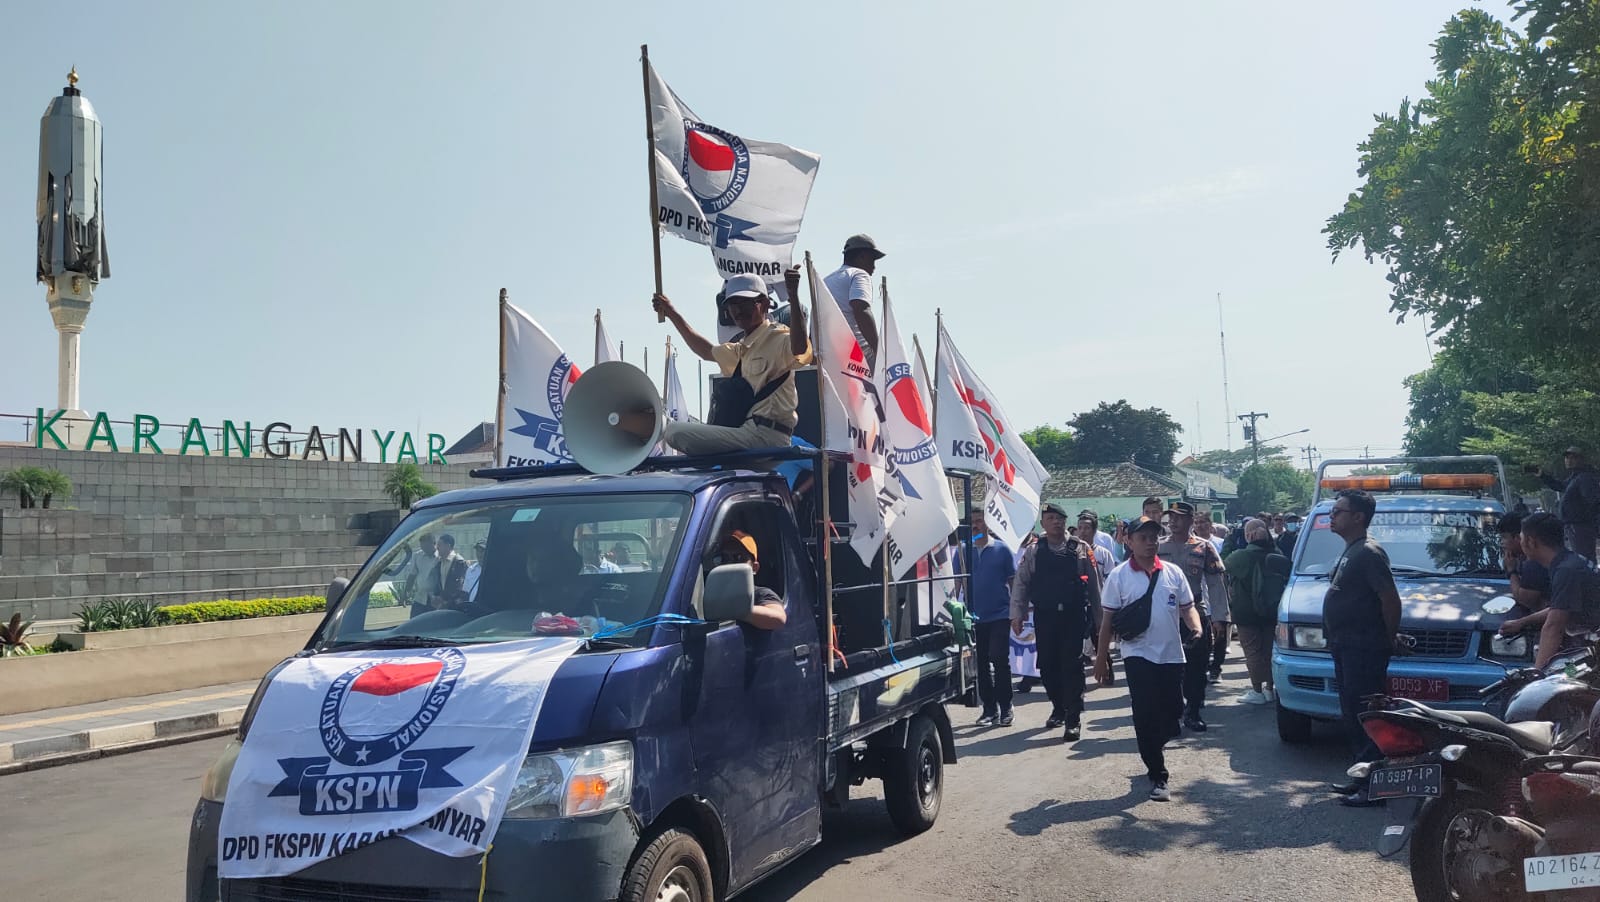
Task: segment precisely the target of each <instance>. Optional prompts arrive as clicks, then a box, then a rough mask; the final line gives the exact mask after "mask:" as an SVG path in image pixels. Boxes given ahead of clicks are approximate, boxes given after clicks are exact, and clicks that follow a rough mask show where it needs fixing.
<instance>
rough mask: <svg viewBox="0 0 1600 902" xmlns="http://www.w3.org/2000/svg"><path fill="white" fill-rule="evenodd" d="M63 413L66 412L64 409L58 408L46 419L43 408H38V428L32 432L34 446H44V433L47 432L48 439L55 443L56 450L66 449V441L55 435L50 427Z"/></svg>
mask: <svg viewBox="0 0 1600 902" xmlns="http://www.w3.org/2000/svg"><path fill="white" fill-rule="evenodd" d="M64 413H66V411H65V410H58V411H56V412H55V415H54V416H52V417H51V418H50V419H48V420H47V419H45V418H44V408H43V407H41V408H39V428H38V429H37V430H35V431H34V433H33V446H34V447H35V448H43V447H44V437H45V435H46V434H48V435H49V436H50V441H52V442H55V443H56V450H57V451H65V450H67V443H66V442H64V441H62V440H61V436H59V435H56V431H55V430H54V429H51V428H50V427H51V426H54V425H55V424H56V420H59V419H61V415H62V414H64Z"/></svg>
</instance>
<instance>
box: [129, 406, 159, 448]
mask: <svg viewBox="0 0 1600 902" xmlns="http://www.w3.org/2000/svg"><path fill="white" fill-rule="evenodd" d="M147 426H148V427H149V431H148V432H146V431H145V427H147ZM160 428H161V421H160V420H157V419H156V418H155V417H153V416H150V415H149V414H147V413H136V414H134V415H133V453H135V454H138V453H139V452H140V451H141V450H142V449H143V447H144V444H145V443H146V442H149V443H150V450H152V451H154V452H155V453H157V454H160V453H161V446H160V445H158V444H156V430H158V429H160Z"/></svg>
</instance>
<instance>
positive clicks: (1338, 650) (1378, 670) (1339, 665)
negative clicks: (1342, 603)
mask: <svg viewBox="0 0 1600 902" xmlns="http://www.w3.org/2000/svg"><path fill="white" fill-rule="evenodd" d="M1330 651H1332V652H1333V678H1334V680H1335V681H1337V682H1338V684H1339V720H1340V722H1342V723H1343V724H1344V730H1345V734H1346V736H1347V737H1348V738H1349V740H1350V751H1351V752H1352V753H1353V754H1354V755H1355V756H1356V760H1357V761H1377V760H1379V759H1381V758H1382V757H1383V753H1382V752H1380V751H1378V745H1377V743H1375V742H1373V741H1372V739H1371V738H1370V737H1369V736H1367V731H1366V730H1363V729H1361V719H1360V718H1359V717H1358V716H1357V715H1359V714H1360V713H1361V712H1362V711H1365V710H1367V703H1366V700H1365V699H1366V697H1367V696H1369V695H1376V694H1378V693H1380V692H1385V691H1387V690H1388V687H1389V679H1388V677H1389V656H1390V654H1392V652H1390V650H1389V649H1387V648H1368V647H1363V646H1334V647H1333V648H1332V649H1330Z"/></svg>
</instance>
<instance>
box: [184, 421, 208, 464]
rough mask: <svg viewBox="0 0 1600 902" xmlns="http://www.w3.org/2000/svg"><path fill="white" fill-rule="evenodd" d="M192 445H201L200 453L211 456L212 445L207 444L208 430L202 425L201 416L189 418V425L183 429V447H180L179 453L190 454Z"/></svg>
mask: <svg viewBox="0 0 1600 902" xmlns="http://www.w3.org/2000/svg"><path fill="white" fill-rule="evenodd" d="M190 445H199V446H200V453H202V454H204V455H205V456H206V457H210V456H211V446H210V445H208V444H206V431H205V429H204V428H202V427H201V426H200V418H199V417H191V418H190V419H189V425H188V426H187V427H186V428H185V429H184V430H183V447H181V448H179V449H178V453H179V454H188V453H189V446H190Z"/></svg>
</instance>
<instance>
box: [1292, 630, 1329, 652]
mask: <svg viewBox="0 0 1600 902" xmlns="http://www.w3.org/2000/svg"><path fill="white" fill-rule="evenodd" d="M1289 646H1290V647H1291V648H1302V649H1307V650H1310V651H1326V650H1327V649H1328V640H1327V637H1325V636H1323V635H1322V627H1320V626H1294V625H1292V624H1291V625H1290V626H1289Z"/></svg>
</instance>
